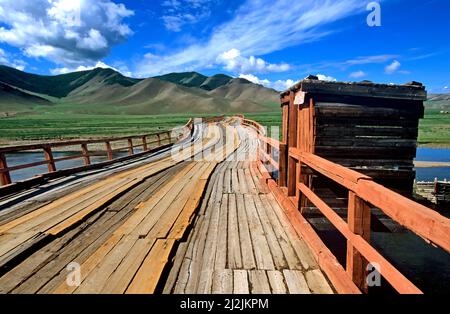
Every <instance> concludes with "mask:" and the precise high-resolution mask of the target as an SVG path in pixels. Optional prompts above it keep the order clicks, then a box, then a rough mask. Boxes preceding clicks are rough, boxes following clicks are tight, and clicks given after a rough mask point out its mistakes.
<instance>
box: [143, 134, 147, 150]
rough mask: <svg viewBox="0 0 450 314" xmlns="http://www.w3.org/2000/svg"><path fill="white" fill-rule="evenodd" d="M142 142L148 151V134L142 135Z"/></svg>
mask: <svg viewBox="0 0 450 314" xmlns="http://www.w3.org/2000/svg"><path fill="white" fill-rule="evenodd" d="M142 144H143V148H142V149H143V150H144V152H147V151H148V145H147V136H143V137H142Z"/></svg>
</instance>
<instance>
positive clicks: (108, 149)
mask: <svg viewBox="0 0 450 314" xmlns="http://www.w3.org/2000/svg"><path fill="white" fill-rule="evenodd" d="M105 145H106V156H107V157H108V160H113V159H114V156H113V151H112V148H111V143H110V142H106V143H105Z"/></svg>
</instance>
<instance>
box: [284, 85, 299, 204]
mask: <svg viewBox="0 0 450 314" xmlns="http://www.w3.org/2000/svg"><path fill="white" fill-rule="evenodd" d="M294 95H295V93H294V92H293V91H291V92H290V94H289V126H288V127H289V128H288V147H287V150H288V156H289V148H290V147H297V115H298V106H297V105H294ZM287 188H288V196H295V195H296V194H297V161H296V160H295V159H294V158H291V157H289V158H288V171H287Z"/></svg>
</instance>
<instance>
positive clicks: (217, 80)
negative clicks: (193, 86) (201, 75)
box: [200, 74, 233, 91]
mask: <svg viewBox="0 0 450 314" xmlns="http://www.w3.org/2000/svg"><path fill="white" fill-rule="evenodd" d="M232 79H233V78H232V77H231V76H228V75H225V74H217V75H214V76H211V77H208V78H207V79H206V80H205V81H204V82H203V84H202V85H200V88H202V89H205V90H209V91H211V90H213V89H216V88H218V87H220V86H223V85H226V84H228V83H229V82H230V81H231V80H232Z"/></svg>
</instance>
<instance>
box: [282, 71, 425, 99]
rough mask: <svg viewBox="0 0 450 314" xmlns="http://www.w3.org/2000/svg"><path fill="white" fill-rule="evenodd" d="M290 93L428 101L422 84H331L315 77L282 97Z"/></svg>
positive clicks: (310, 77) (368, 82)
mask: <svg viewBox="0 0 450 314" xmlns="http://www.w3.org/2000/svg"><path fill="white" fill-rule="evenodd" d="M290 91H294V92H297V91H302V92H305V93H310V94H327V95H338V96H339V95H342V96H359V97H377V98H390V99H404V100H422V101H425V100H427V92H426V90H425V86H423V85H422V83H418V82H410V83H406V84H403V85H393V84H377V83H373V82H370V81H362V82H329V81H320V80H318V79H317V77H315V76H309V77H307V78H305V79H304V80H302V81H300V82H298V83H297V84H295V85H294V86H292V87H291V88H290V89H288V90H286V91H285V92H283V93H281V97H284V96H286V95H288V94H289V92H290Z"/></svg>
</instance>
